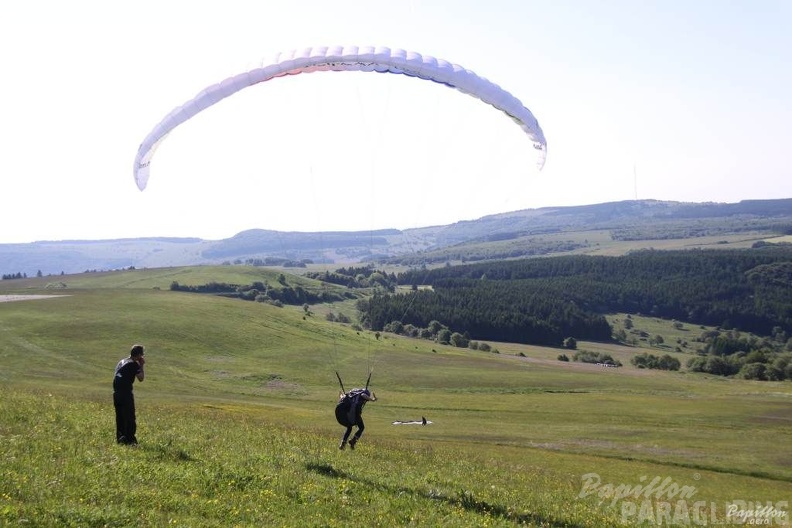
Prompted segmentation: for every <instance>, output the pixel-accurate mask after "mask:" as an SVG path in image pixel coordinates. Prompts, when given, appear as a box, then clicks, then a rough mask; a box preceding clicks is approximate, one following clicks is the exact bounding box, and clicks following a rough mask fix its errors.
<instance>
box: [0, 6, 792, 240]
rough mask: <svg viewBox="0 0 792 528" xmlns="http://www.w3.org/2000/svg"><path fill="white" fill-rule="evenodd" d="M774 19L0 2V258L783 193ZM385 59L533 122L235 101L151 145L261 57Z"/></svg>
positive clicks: (721, 12)
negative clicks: (451, 81) (467, 89)
mask: <svg viewBox="0 0 792 528" xmlns="http://www.w3.org/2000/svg"><path fill="white" fill-rule="evenodd" d="M790 27H792V2H788V1H786V0H778V1H773V0H744V1H736V0H732V1H729V0H725V1H723V0H718V1H715V0H697V1H695V2H690V1H688V0H682V1H677V0H664V1H655V0H647V1H644V2H635V1H632V0H623V1H619V0H553V1H547V0H541V1H538V0H514V1H511V0H489V1H487V2H483V1H472V0H471V1H468V0H427V1H420V0H402V1H389V2H378V1H371V0H370V1H366V2H363V1H347V2H330V1H327V0H302V1H297V0H284V1H279V0H251V1H247V0H225V1H224V2H216V1H213V2H209V1H203V0H192V1H191V2H189V3H184V2H174V1H165V0H136V1H135V2H105V1H101V0H96V1H93V0H72V1H70V2H60V1H55V0H43V1H40V2H5V3H2V5H0V49H2V50H3V52H2V56H3V62H2V72H3V83H2V90H1V91H0V141H2V143H1V144H2V158H3V163H2V169H0V170H1V171H2V186H1V187H0V244H8V243H28V242H33V241H42V240H101V239H115V238H138V237H159V236H162V237H199V238H203V239H207V240H218V239H223V238H228V237H231V236H233V235H235V234H236V233H239V232H241V231H244V230H247V229H274V230H279V231H333V230H360V231H367V230H373V229H380V228H399V229H406V228H414V227H424V226H430V225H444V224H449V223H453V222H457V221H462V220H472V219H476V218H479V217H481V216H484V215H488V214H495V213H501V212H509V211H517V210H521V209H532V208H540V207H554V206H570V205H585V204H594V203H602V202H611V201H621V200H632V199H636V198H637V199H656V200H674V201H683V202H730V203H731V202H738V201H740V200H744V199H775V198H790V197H792V168H791V167H792V154H790V152H792V150H790V143H791V141H790V140H791V139H792V131H791V130H792V128H790V123H792V66H790V65H792V32H790V31H789V28H790ZM330 45H357V46H388V47H391V48H400V49H405V50H410V51H415V52H419V53H421V54H425V55H431V56H433V57H437V58H442V59H445V60H447V61H450V62H453V63H457V64H460V65H462V66H464V67H465V68H468V69H470V70H472V71H474V72H475V73H476V74H478V75H480V76H482V77H485V78H487V79H489V80H491V81H492V82H494V83H496V84H498V85H499V86H501V87H502V88H504V89H505V90H507V91H509V92H510V93H512V94H513V95H514V96H515V97H517V98H518V99H520V100H521V101H522V103H523V104H524V105H525V106H526V107H527V108H528V109H530V110H531V111H532V112H533V114H534V115H535V116H536V118H537V119H538V121H539V124H540V125H541V127H542V129H543V131H544V134H545V136H546V138H547V162H546V164H545V166H544V169H543V170H542V171H541V172H539V171H537V169H536V160H535V151H534V149H533V148H532V146H531V142H530V140H529V139H528V137H527V136H526V135H525V134H523V133H522V131H521V130H520V129H519V127H517V126H516V125H515V124H514V123H513V122H512V121H511V120H510V119H509V118H508V117H506V116H505V115H503V114H502V113H500V112H498V111H496V110H494V109H493V108H492V107H489V106H488V105H486V104H484V103H482V102H480V101H478V100H476V99H474V98H472V97H469V96H467V95H465V94H462V93H460V92H457V91H455V90H453V89H450V88H447V87H444V86H441V85H437V84H435V83H431V82H426V81H422V80H419V79H414V78H407V77H405V76H401V75H377V74H373V73H368V74H367V73H355V72H342V73H337V72H320V73H312V74H304V75H299V76H294V77H290V78H286V79H275V80H273V81H270V82H266V83H262V84H259V85H256V86H252V87H250V88H247V89H245V90H242V91H241V92H239V93H237V94H235V95H234V96H232V97H229V98H228V99H226V100H224V101H221V102H220V103H218V104H216V105H215V106H212V107H210V108H208V109H206V110H205V111H203V112H202V113H200V114H198V115H196V116H195V117H194V118H193V119H191V120H190V121H188V122H186V123H184V124H182V125H181V126H180V127H178V128H176V129H175V130H174V131H173V132H172V133H171V134H170V135H169V136H168V138H167V139H166V140H165V141H164V142H163V143H162V145H161V146H160V147H159V149H158V150H157V152H156V155H155V156H154V158H153V161H152V164H151V177H150V180H149V184H148V187H147V188H146V190H145V191H143V192H141V191H139V190H138V188H137V187H136V185H135V183H134V179H133V174H132V169H133V162H134V158H135V155H136V153H137V149H138V147H139V145H140V143H141V142H142V140H143V139H144V138H145V137H146V135H147V134H148V133H149V132H150V131H151V129H152V128H153V127H154V126H155V125H156V124H157V123H158V122H159V121H160V120H161V119H162V118H163V117H164V116H165V115H166V114H167V113H168V112H170V111H171V110H172V109H174V108H176V107H178V106H180V105H182V104H183V103H184V102H186V101H187V100H189V99H191V98H193V97H194V96H195V95H196V94H197V93H198V92H199V91H201V90H202V89H203V88H205V87H207V86H209V85H211V84H215V83H217V82H220V81H221V80H223V79H225V78H227V77H230V76H232V75H234V74H237V73H240V72H242V71H246V70H249V69H252V68H255V67H257V66H260V65H261V63H262V61H263V60H265V59H266V58H267V57H270V56H272V55H274V54H275V53H277V52H280V51H287V50H292V49H301V48H308V47H313V46H330Z"/></svg>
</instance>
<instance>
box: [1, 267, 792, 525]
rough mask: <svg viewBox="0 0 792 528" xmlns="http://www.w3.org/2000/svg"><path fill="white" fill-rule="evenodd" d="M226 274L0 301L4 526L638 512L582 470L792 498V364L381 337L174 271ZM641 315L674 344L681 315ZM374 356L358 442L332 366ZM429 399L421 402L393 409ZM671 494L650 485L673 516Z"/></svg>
mask: <svg viewBox="0 0 792 528" xmlns="http://www.w3.org/2000/svg"><path fill="white" fill-rule="evenodd" d="M250 269H251V268H248V269H247V270H245V273H248V272H249V271H250ZM238 273H241V272H240V271H239V270H237V269H235V268H231V267H223V268H212V269H203V268H198V269H180V268H174V269H163V270H138V271H129V272H119V273H112V274H85V275H79V276H65V277H60V278H59V279H61V280H62V281H63V282H64V283H65V284H66V288H63V289H61V290H58V292H59V293H63V294H68V296H66V297H62V298H58V299H47V300H35V301H21V302H14V303H0V365H2V368H1V369H0V526H4V525H18V524H21V525H26V526H80V527H82V526H169V525H170V526H349V525H351V524H354V525H362V526H402V525H414V526H512V525H515V524H525V525H530V526H619V525H627V526H631V525H636V524H640V523H638V521H639V520H641V519H640V517H638V516H637V515H636V514H634V513H633V514H630V512H629V511H627V512H626V513H625V515H622V508H624V507H625V506H632V505H636V506H639V507H640V506H641V504H642V502H641V501H638V500H636V501H629V500H614V499H613V498H612V497H606V496H602V497H600V496H598V494H597V493H591V494H588V495H586V494H585V493H581V491H582V486H583V482H584V475H586V474H590V473H596V474H597V475H598V476H599V477H600V479H601V482H602V483H612V484H614V486H617V485H620V484H621V485H625V486H632V487H634V486H637V485H639V484H641V483H642V482H643V483H645V482H648V481H649V480H651V479H652V478H654V477H660V478H662V479H671V480H672V481H673V482H674V483H675V484H676V485H678V486H691V487H694V488H695V496H694V498H693V499H691V500H689V501H688V502H687V503H686V505H687V506H688V507H689V508H692V507H693V503H694V502H695V501H703V502H705V503H706V504H707V508H708V510H707V511H708V512H709V508H710V504H714V505H715V509H716V510H717V514H718V515H719V516H720V517H719V519H721V520H722V519H723V518H724V517H725V511H726V504H727V502H729V501H734V500H738V501H739V500H743V501H746V502H748V501H753V502H757V501H759V502H761V503H762V504H765V503H766V502H770V503H772V504H781V503H782V502H783V501H787V500H788V499H789V491H790V489H792V484H791V483H792V446H790V442H789V438H790V435H791V434H792V405H791V403H792V384H790V383H788V382H785V383H770V382H755V381H746V380H733V379H724V378H717V377H712V376H706V375H699V374H693V373H686V372H684V371H683V372H657V371H646V370H639V369H636V368H634V367H632V366H631V365H630V363H629V358H630V357H631V355H633V354H636V353H640V352H643V351H647V349H646V348H641V347H623V346H617V345H613V344H597V343H587V342H582V343H579V344H578V347H579V348H580V349H587V350H597V351H605V352H608V353H611V354H612V355H613V356H614V357H617V358H618V359H620V360H621V361H622V362H623V363H624V365H625V366H624V367H622V368H620V369H604V368H601V367H597V366H596V365H586V364H579V363H574V362H570V363H563V362H560V361H557V360H556V356H557V355H558V354H559V353H561V352H562V351H560V350H557V349H547V348H541V347H530V346H523V345H514V344H507V343H491V344H492V345H493V346H494V347H495V348H497V350H498V351H499V352H500V353H497V354H495V353H485V352H479V351H472V350H461V349H454V348H450V347H445V346H440V345H437V344H435V343H431V342H428V341H422V340H413V339H407V338H402V337H398V336H393V335H390V334H383V335H382V336H381V337H380V339H379V340H378V339H376V338H375V337H374V336H373V335H372V334H371V333H369V332H356V331H355V330H353V329H352V328H351V327H349V326H348V325H341V324H337V323H329V322H327V321H326V320H325V318H324V316H323V315H322V314H323V313H325V311H326V310H327V309H328V307H326V306H325V307H312V311H314V312H315V314H314V315H306V314H305V313H304V312H303V310H302V308H301V307H285V308H275V307H273V306H269V305H265V304H261V303H253V302H245V301H240V300H234V299H224V298H218V297H211V296H204V295H197V294H187V293H179V292H170V291H168V290H167V287H168V285H169V284H170V282H171V281H172V280H174V279H173V277H182V278H178V279H175V280H178V281H179V282H182V281H184V283H188V282H187V279H184V278H183V277H195V278H196V279H195V280H196V281H198V282H197V283H201V282H206V281H208V280H216V281H218V282H220V281H224V282H235V281H236V279H232V278H231V277H232V276H235V275H234V274H238ZM259 273H260V272H259ZM236 276H238V275H236ZM256 276H257V277H261V276H262V275H255V274H254V275H252V277H256ZM206 277H210V278H208V279H207V278H206ZM246 277H251V276H246ZM253 280H261V279H256V278H252V279H251V278H245V280H244V281H241V280H240V281H239V282H246V283H249V282H252V281H253ZM297 280H298V279H297V278H292V277H291V276H290V277H289V281H290V283H292V281H295V282H296V281H297ZM300 280H302V279H300ZM48 282H49V283H51V282H52V278H48V279H28V280H12V281H2V282H0V294H4V293H25V294H32V293H53V291H52V290H51V289H47V288H46V285H47V283H48ZM157 288H159V289H157ZM320 308H321V309H320ZM349 315H351V314H349ZM614 317H619V316H614ZM621 317H623V316H621ZM635 323H636V327H637V328H646V329H647V331H648V332H650V334H651V335H654V334H655V333H660V334H663V332H666V334H663V335H664V337H665V338H666V341H669V340H670V338H672V336H673V335H674V334H672V331H680V332H683V333H684V330H678V329H674V328H673V326H672V324H671V322H670V321H654V320H651V319H646V320H644V319H637V318H636V319H635ZM652 325H658V326H657V327H653V326H652ZM686 326H687V325H686ZM661 330H662V331H661ZM698 331H699V330H698V329H697V328H696V329H693V328H691V329H690V331H689V333H691V334H692V333H696V334H697V333H698ZM135 342H142V343H144V344H145V345H146V346H147V366H146V369H147V379H146V381H145V382H144V383H142V384H136V391H135V394H136V400H137V407H138V422H139V430H138V432H139V434H138V438H139V439H140V442H141V444H140V446H139V447H138V448H126V447H122V446H117V445H116V444H115V443H114V441H113V428H114V421H113V420H114V419H113V408H112V400H111V395H110V392H111V388H110V380H111V376H112V369H113V367H114V365H115V363H116V361H117V360H118V359H119V358H120V357H122V356H123V355H125V354H126V353H127V352H128V349H129V346H130V345H131V344H132V343H135ZM655 349H656V350H657V351H656V352H655V353H660V352H663V353H665V350H664V349H657V347H655ZM669 353H672V355H673V354H675V353H674V352H673V351H671V352H669ZM520 354H523V356H520ZM685 355H686V354H681V355H680V357H684V356H685ZM683 364H684V361H683ZM369 368H373V376H372V388H373V389H374V390H375V392H376V393H377V395H378V397H379V398H380V399H379V401H377V402H375V403H372V404H369V405H368V406H367V407H366V412H365V418H366V434H365V435H364V437H363V441H362V442H361V443H360V444H359V445H358V448H357V450H356V451H353V452H350V451H339V450H338V449H337V445H338V440H339V438H340V434H341V433H342V428H341V427H340V426H339V425H338V424H337V423H335V419H334V416H333V413H332V409H333V406H334V403H335V398H336V395H337V392H338V388H337V382H336V380H335V371H336V370H337V371H338V372H339V373H341V374H342V376H344V381H345V383H346V384H347V388H351V386H354V385H360V384H363V383H365V378H366V374H367V372H368V369H369ZM421 416H426V417H427V418H428V419H430V420H432V421H433V422H434V423H433V424H432V425H430V426H426V427H423V426H393V425H391V422H393V421H394V420H408V419H419V418H420V417H421ZM642 478H644V480H641V479H642ZM581 495H584V496H581ZM642 500H643V499H642ZM663 501H664V499H663V498H662V497H661V498H660V500H657V499H654V498H652V499H650V500H649V504H650V505H651V507H652V508H653V509H652V510H651V511H652V512H654V513H656V514H657V515H659V516H660V520H661V521H668V518H664V517H663V514H662V511H663V510H662V504H661V503H662V502H663ZM671 503H672V505H673V504H677V502H676V499H675V500H672V501H671ZM780 507H783V505H781V506H780ZM786 509H788V506H787V507H786ZM657 512H659V513H657ZM654 513H653V514H654ZM672 513H673V510H672ZM654 520H655V522H656V521H657V516H655V518H654ZM708 520H709V521H711V520H713V519H711V518H708ZM644 524H647V525H651V524H650V523H648V522H646V523H644ZM666 524H668V523H667V522H666ZM689 524H692V522H691V523H689Z"/></svg>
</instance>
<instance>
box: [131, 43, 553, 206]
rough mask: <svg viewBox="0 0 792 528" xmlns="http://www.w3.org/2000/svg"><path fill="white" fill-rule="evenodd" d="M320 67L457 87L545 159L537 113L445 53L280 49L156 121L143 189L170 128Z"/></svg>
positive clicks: (141, 176)
mask: <svg viewBox="0 0 792 528" xmlns="http://www.w3.org/2000/svg"><path fill="white" fill-rule="evenodd" d="M316 71H363V72H379V73H399V74H403V75H407V76H410V77H418V78H420V79H425V80H429V81H434V82H436V83H440V84H444V85H446V86H449V87H451V88H455V89H457V90H459V91H461V92H463V93H465V94H468V95H471V96H473V97H476V98H478V99H480V100H481V101H483V102H485V103H487V104H489V105H492V106H493V107H495V108H497V109H498V110H500V111H501V112H503V113H505V114H506V115H508V116H509V117H510V118H512V119H513V120H514V121H515V122H516V123H517V124H518V125H519V126H520V127H521V128H522V129H523V131H525V133H526V134H527V135H528V137H529V138H530V139H531V141H532V142H533V146H534V148H535V149H537V151H538V157H537V165H538V167H539V169H541V168H542V166H543V165H544V161H545V157H546V153H547V142H546V141H545V137H544V133H543V132H542V129H541V128H540V127H539V123H538V122H537V121H536V118H535V117H534V115H533V114H532V113H531V111H530V110H528V109H527V108H526V107H525V106H524V105H523V104H522V103H521V102H520V101H519V100H518V99H517V98H516V97H514V96H513V95H512V94H510V93H509V92H507V91H506V90H504V89H502V88H501V87H500V86H498V85H497V84H494V83H492V82H490V81H488V80H487V79H485V78H483V77H479V76H478V75H476V74H475V73H473V72H472V71H470V70H466V69H465V68H463V67H461V66H459V65H458V64H453V63H450V62H447V61H444V60H442V59H436V58H434V57H430V56H428V55H421V54H419V53H415V52H410V51H404V50H401V49H390V48H384V47H383V48H374V47H364V48H358V47H316V48H306V49H303V50H296V51H291V52H288V53H280V54H278V55H276V56H275V57H274V58H273V60H272V61H270V62H267V63H264V64H263V65H262V66H261V67H259V68H255V69H253V70H250V71H247V72H244V73H241V74H239V75H235V76H233V77H230V78H228V79H226V80H224V81H222V82H221V83H219V84H215V85H212V86H209V87H208V88H206V89H204V90H203V91H202V92H200V93H199V94H198V95H197V96H195V97H194V98H193V99H191V100H189V101H187V102H186V103H184V104H183V105H182V106H179V107H178V108H175V109H174V110H173V111H172V112H171V113H170V114H168V115H167V116H165V118H164V119H163V120H162V121H161V122H160V123H159V124H158V125H157V126H155V127H154V129H153V130H152V131H151V132H150V133H149V135H148V136H146V138H145V139H144V140H143V142H142V143H141V144H140V148H139V149H138V153H137V156H136V157H135V167H134V175H135V182H136V183H137V186H138V188H139V189H140V190H141V191H142V190H144V189H145V188H146V185H147V183H148V179H149V174H150V167H151V158H152V157H153V156H154V152H155V151H156V149H157V147H158V146H159V145H160V144H161V143H162V141H163V140H164V139H165V137H166V136H167V135H168V133H170V131H171V130H173V129H174V128H176V127H177V126H179V125H180V124H182V123H184V122H185V121H187V120H188V119H190V118H191V117H193V116H194V115H195V114H197V113H198V112H200V111H202V110H204V109H206V108H208V107H210V106H212V105H213V104H215V103H217V102H218V101H221V100H223V99H225V98H226V97H228V96H230V95H233V94H235V93H236V92H238V91H240V90H242V89H243V88H247V87H248V86H252V85H254V84H258V83H262V82H265V81H269V80H271V79H274V78H276V77H283V76H285V75H297V74H300V73H312V72H316Z"/></svg>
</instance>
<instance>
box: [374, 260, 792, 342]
mask: <svg viewBox="0 0 792 528" xmlns="http://www.w3.org/2000/svg"><path fill="white" fill-rule="evenodd" d="M398 280H399V282H400V284H408V285H409V284H412V285H415V286H417V285H418V284H425V285H431V286H432V287H433V289H434V290H435V292H436V296H435V298H432V296H430V295H427V294H423V295H420V294H418V293H416V294H415V297H414V299H411V300H409V301H407V302H405V301H404V300H403V299H397V298H395V296H394V298H393V299H390V300H387V299H386V300H385V301H383V300H378V304H377V305H376V306H377V310H379V311H381V310H383V308H381V307H380V306H379V305H380V304H382V303H383V302H390V303H393V305H394V308H393V310H392V311H396V312H398V310H399V306H407V305H408V304H409V305H410V306H411V309H412V310H416V309H418V308H416V306H415V305H416V304H417V305H420V304H423V303H425V302H428V303H434V304H438V303H439V302H440V299H443V300H445V301H447V302H462V304H461V305H460V306H461V307H462V308H461V309H462V310H466V308H465V307H466V306H467V304H466V303H467V302H468V301H464V300H463V301H460V300H459V299H458V298H457V296H456V295H454V294H453V293H451V292H453V291H454V290H456V291H463V290H464V291H474V292H476V294H477V295H476V301H475V302H476V303H485V304H487V305H491V304H497V301H498V299H499V298H501V297H502V298H503V300H504V302H503V303H501V305H500V306H501V308H500V311H501V312H503V313H497V314H496V313H494V312H493V313H490V314H489V315H488V317H490V318H491V319H492V320H494V321H495V320H500V319H503V318H506V319H508V318H510V317H515V315H514V312H515V310H514V308H515V307H516V308H518V309H521V306H522V305H520V304H516V305H512V303H515V302H518V301H520V300H521V299H523V301H522V302H526V301H524V299H525V298H528V299H530V303H531V304H530V306H531V307H535V306H545V307H548V306H553V307H554V308H553V309H549V310H548V308H545V309H544V311H542V310H539V311H532V312H528V313H526V314H525V318H526V319H527V318H529V317H530V316H529V315H528V314H529V313H533V314H535V315H539V316H541V319H542V320H545V321H547V314H548V313H550V314H558V313H559V312H560V313H564V314H572V313H575V314H586V317H585V319H589V320H590V319H591V317H592V316H593V315H594V314H605V313H617V312H624V313H635V314H645V315H652V316H655V317H661V318H667V319H676V320H682V321H688V322H691V323H695V324H701V325H708V326H717V327H722V328H725V329H730V328H739V329H740V330H742V331H746V332H753V333H756V334H758V335H769V334H770V333H772V331H773V329H774V328H775V327H781V328H782V329H783V330H784V331H786V332H787V333H790V334H792V246H764V247H758V248H754V249H745V250H710V251H708V250H688V251H653V250H643V251H637V252H635V253H632V254H629V255H625V256H621V257H604V256H586V255H579V256H562V257H552V258H542V259H522V260H513V261H499V262H490V263H479V264H467V265H461V266H448V267H445V268H438V269H433V270H425V269H414V270H410V271H407V272H404V273H402V274H400V275H399V276H398ZM565 305H568V306H569V308H567V309H565V310H564V309H561V307H563V306H565ZM572 307H574V308H572ZM447 309H449V308H447ZM531 309H533V308H531ZM564 319H566V316H565V317H564ZM374 320H377V318H376V317H374ZM441 320H442V319H441ZM444 322H445V321H444ZM471 322H472V321H471ZM566 328H567V329H568V330H571V331H575V332H578V331H580V327H579V326H577V325H571V326H568V327H566ZM594 328H597V325H594ZM587 331H589V330H587ZM569 335H571V336H574V337H577V338H585V339H591V336H590V334H587V335H582V334H580V335H578V334H576V333H570V334H569ZM490 339H492V338H490Z"/></svg>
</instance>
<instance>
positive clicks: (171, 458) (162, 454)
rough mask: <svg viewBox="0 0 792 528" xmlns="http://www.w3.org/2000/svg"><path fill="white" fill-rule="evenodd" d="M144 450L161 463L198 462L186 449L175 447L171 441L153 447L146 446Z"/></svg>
mask: <svg viewBox="0 0 792 528" xmlns="http://www.w3.org/2000/svg"><path fill="white" fill-rule="evenodd" d="M143 449H144V450H145V451H147V452H150V453H152V454H153V455H154V457H155V458H157V459H158V460H161V461H168V462H195V461H196V460H197V459H196V458H194V457H193V456H192V455H190V454H189V453H188V452H187V451H185V450H184V449H182V448H180V447H176V446H174V445H173V443H172V442H171V441H168V442H165V443H160V444H152V445H149V444H145V445H143Z"/></svg>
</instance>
